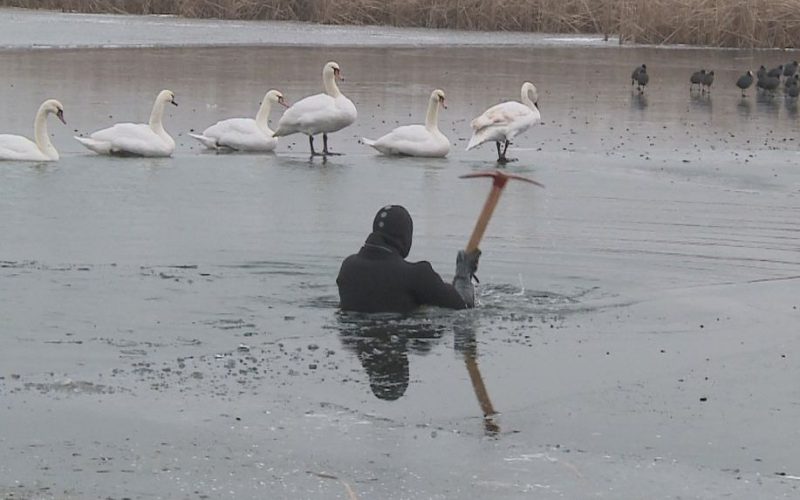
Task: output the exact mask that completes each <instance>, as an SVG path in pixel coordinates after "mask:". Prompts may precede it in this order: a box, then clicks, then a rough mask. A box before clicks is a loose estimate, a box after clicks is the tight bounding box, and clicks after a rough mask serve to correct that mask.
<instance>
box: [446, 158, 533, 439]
mask: <svg viewBox="0 0 800 500" xmlns="http://www.w3.org/2000/svg"><path fill="white" fill-rule="evenodd" d="M475 177H492V178H493V179H494V181H493V182H492V190H491V191H490V192H489V196H488V197H487V198H486V203H484V204H483V210H482V211H481V214H480V216H479V217H478V222H476V223H475V229H473V230H472V236H471V237H470V238H469V243H467V248H466V249H465V252H467V253H471V252H474V251H475V250H477V249H478V245H479V244H480V242H481V239H483V234H484V233H485V232H486V227H487V226H488V225H489V219H491V218H492V213H494V208H495V207H496V206H497V202H498V201H500V195H501V194H502V193H503V188H505V187H506V183H507V182H508V180H509V179H515V180H518V181H523V182H529V183H531V184H535V185H537V186H539V187H544V186H543V185H542V184H539V183H538V182H536V181H534V180H531V179H528V178H526V177H522V176H519V175H513V174H506V173H503V172H500V171H499V170H495V171H494V172H478V173H474V174H467V175H462V176H461V178H462V179H465V178H466V179H470V178H475ZM464 362H465V363H466V365H467V372H468V373H469V378H470V381H471V382H472V388H473V389H474V390H475V396H476V397H477V398H478V404H479V405H480V406H481V411H482V412H483V419H484V425H485V427H486V432H487V433H490V434H496V433H498V432H499V431H500V427H499V426H498V425H497V424H496V423H495V422H494V419H493V418H492V416H493V415H495V414H496V413H497V412H496V411H495V410H494V406H492V401H491V400H490V399H489V391H487V390H486V385H485V384H484V383H483V377H482V376H481V372H480V369H479V368H478V356H477V353H476V352H472V353H469V354H466V355H465V356H464Z"/></svg>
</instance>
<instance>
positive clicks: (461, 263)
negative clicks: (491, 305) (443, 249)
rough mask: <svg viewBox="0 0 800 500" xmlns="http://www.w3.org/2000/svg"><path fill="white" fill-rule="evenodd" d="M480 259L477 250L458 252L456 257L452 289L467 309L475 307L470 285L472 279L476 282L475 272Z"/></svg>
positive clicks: (473, 294) (479, 253)
mask: <svg viewBox="0 0 800 500" xmlns="http://www.w3.org/2000/svg"><path fill="white" fill-rule="evenodd" d="M480 257H481V251H480V250H477V249H476V250H475V251H473V252H470V253H467V252H465V251H464V250H459V252H458V255H457V256H456V275H455V277H454V278H453V287H454V288H455V289H456V291H457V292H458V294H459V295H461V298H462V299H464V302H465V303H466V304H467V307H475V287H474V286H473V285H472V279H473V278H475V281H476V282H477V281H478V278H477V277H476V276H475V272H476V271H477V270H478V259H480Z"/></svg>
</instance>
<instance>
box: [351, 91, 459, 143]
mask: <svg viewBox="0 0 800 500" xmlns="http://www.w3.org/2000/svg"><path fill="white" fill-rule="evenodd" d="M443 103H444V92H443V91H441V90H439V89H436V90H434V91H433V92H431V97H430V99H429V101H428V112H427V115H426V119H425V125H404V126H402V127H397V128H396V129H394V130H392V131H391V132H389V133H388V134H386V135H384V136H383V137H381V138H379V139H377V140H374V141H373V140H371V139H367V138H363V139H362V141H363V142H364V144H366V145H368V146H371V147H373V148H375V149H376V150H378V151H380V152H381V153H383V154H385V155H405V156H420V157H430V158H443V157H445V156H447V153H449V152H450V141H449V140H448V139H447V137H446V136H445V135H444V134H443V133H442V132H441V131H440V130H439V126H438V116H439V106H440V105H441V104H443Z"/></svg>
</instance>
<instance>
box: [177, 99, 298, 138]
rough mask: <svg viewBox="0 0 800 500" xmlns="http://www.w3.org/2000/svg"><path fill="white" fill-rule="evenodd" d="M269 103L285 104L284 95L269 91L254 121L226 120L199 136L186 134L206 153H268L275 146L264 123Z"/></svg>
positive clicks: (243, 119) (241, 119) (267, 126)
mask: <svg viewBox="0 0 800 500" xmlns="http://www.w3.org/2000/svg"><path fill="white" fill-rule="evenodd" d="M272 103H279V104H282V105H285V104H284V101H283V94H281V93H280V92H278V91H277V90H270V91H269V92H267V94H266V95H265V96H264V100H263V101H262V103H261V108H260V109H259V111H258V114H257V115H256V118H255V119H252V118H229V119H227V120H222V121H219V122H217V123H216V124H214V125H212V126H210V127H208V128H207V129H205V130H204V131H203V133H202V134H189V135H190V136H192V137H194V138H195V139H197V140H198V141H200V142H201V143H203V144H204V145H205V146H206V147H207V148H209V149H233V150H236V151H250V152H269V151H273V150H274V149H275V147H276V146H277V145H278V139H277V138H275V137H273V132H272V130H270V128H269V125H268V123H267V119H268V117H269V111H270V108H271V105H272Z"/></svg>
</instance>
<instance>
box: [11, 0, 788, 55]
mask: <svg viewBox="0 0 800 500" xmlns="http://www.w3.org/2000/svg"><path fill="white" fill-rule="evenodd" d="M0 5H3V6H14V7H26V8H41V9H56V10H65V11H75V12H113V13H131V14H177V15H180V16H186V17H202V18H222V19H278V20H297V21H311V22H317V23H326V24H375V25H393V26H415V27H427V28H452V29H463V30H499V31H534V32H547V33H599V34H606V35H619V36H620V37H621V38H622V39H623V40H626V41H634V42H639V43H650V44H678V43H683V44H691V45H707V46H716V47H748V48H749V47H797V46H798V44H800V0H0Z"/></svg>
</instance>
